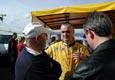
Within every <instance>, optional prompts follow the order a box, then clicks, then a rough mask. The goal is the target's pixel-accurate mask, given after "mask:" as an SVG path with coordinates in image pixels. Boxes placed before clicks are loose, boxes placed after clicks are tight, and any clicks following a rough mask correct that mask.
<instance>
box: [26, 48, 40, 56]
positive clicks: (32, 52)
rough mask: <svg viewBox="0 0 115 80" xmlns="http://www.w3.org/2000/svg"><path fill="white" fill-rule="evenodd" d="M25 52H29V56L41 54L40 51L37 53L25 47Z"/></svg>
mask: <svg viewBox="0 0 115 80" xmlns="http://www.w3.org/2000/svg"><path fill="white" fill-rule="evenodd" d="M26 50H27V52H29V53H30V54H32V55H34V56H37V55H40V54H42V51H40V52H37V51H35V50H33V49H31V48H29V47H26Z"/></svg>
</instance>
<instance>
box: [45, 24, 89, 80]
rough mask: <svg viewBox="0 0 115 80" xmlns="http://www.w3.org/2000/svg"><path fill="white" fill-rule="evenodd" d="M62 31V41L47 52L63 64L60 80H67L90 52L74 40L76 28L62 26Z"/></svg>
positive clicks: (67, 25) (68, 25) (51, 46)
mask: <svg viewBox="0 0 115 80" xmlns="http://www.w3.org/2000/svg"><path fill="white" fill-rule="evenodd" d="M60 30H61V37H62V41H60V42H56V43H54V44H52V45H50V46H49V47H48V49H47V50H46V52H47V53H48V54H49V55H50V57H52V58H53V59H54V60H56V61H58V62H59V63H60V64H61V68H62V74H61V76H60V80H67V79H69V77H70V76H71V75H72V73H73V71H74V70H75V68H76V67H77V65H78V64H79V63H80V61H82V60H84V59H85V58H86V57H87V56H89V51H88V50H87V48H86V47H85V46H84V45H82V44H80V43H78V42H76V41H75V40H74V36H73V35H74V28H73V26H72V25H71V24H70V23H65V24H62V25H61V28H60Z"/></svg>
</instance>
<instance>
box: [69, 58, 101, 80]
mask: <svg viewBox="0 0 115 80" xmlns="http://www.w3.org/2000/svg"><path fill="white" fill-rule="evenodd" d="M101 67H102V65H100V64H99V63H97V62H95V61H94V60H91V58H88V59H86V60H85V61H83V62H81V63H80V64H79V66H78V67H77V68H76V70H75V72H74V73H73V74H72V76H71V78H70V79H69V80H89V78H90V77H93V75H95V74H96V73H97V72H98V71H99V70H100V69H101Z"/></svg>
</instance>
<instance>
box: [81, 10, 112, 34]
mask: <svg viewBox="0 0 115 80" xmlns="http://www.w3.org/2000/svg"><path fill="white" fill-rule="evenodd" d="M83 28H84V30H85V29H87V28H88V29H91V30H92V31H94V32H95V34H97V35H98V36H109V35H112V22H111V20H110V18H109V17H108V16H107V15H105V14H104V13H100V12H96V11H94V12H92V13H91V14H89V16H88V17H87V18H86V20H85V23H84V25H83Z"/></svg>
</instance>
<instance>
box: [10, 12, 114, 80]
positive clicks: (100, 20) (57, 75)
mask: <svg viewBox="0 0 115 80" xmlns="http://www.w3.org/2000/svg"><path fill="white" fill-rule="evenodd" d="M83 29H84V32H85V38H86V40H87V45H88V46H89V47H90V48H91V49H92V50H93V51H92V52H90V50H89V49H88V47H87V46H85V45H83V44H81V43H79V42H76V40H75V38H74V33H75V31H74V27H73V25H72V24H70V23H64V24H62V25H61V26H60V31H61V34H60V35H57V38H55V41H54V42H53V40H54V37H52V43H51V44H50V45H48V46H47V48H46V42H47V39H48V34H47V29H46V28H44V27H43V26H42V25H41V24H32V23H30V24H28V25H27V26H26V27H25V28H24V31H23V33H24V37H21V38H20V39H19V40H18V42H17V40H16V38H17V33H13V35H12V38H11V39H10V40H9V48H8V52H9V54H10V56H11V62H12V65H11V68H13V70H14V71H15V72H14V73H15V80H115V76H114V74H115V54H114V53H115V51H114V49H115V40H114V39H112V22H111V20H110V19H109V17H108V16H107V15H105V14H104V13H100V12H96V11H94V12H92V13H90V14H89V15H88V16H87V18H86V20H85V23H84V24H83Z"/></svg>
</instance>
